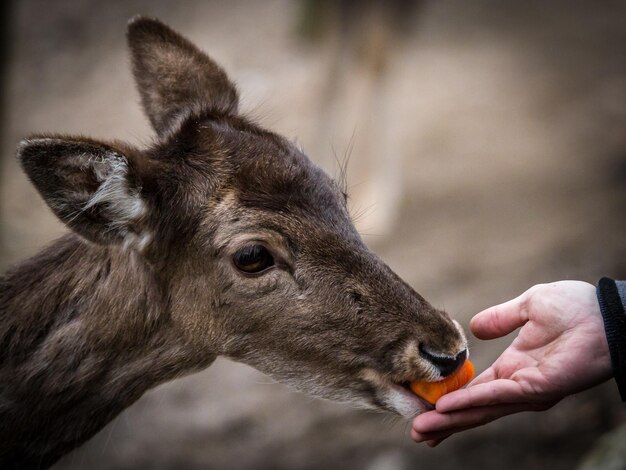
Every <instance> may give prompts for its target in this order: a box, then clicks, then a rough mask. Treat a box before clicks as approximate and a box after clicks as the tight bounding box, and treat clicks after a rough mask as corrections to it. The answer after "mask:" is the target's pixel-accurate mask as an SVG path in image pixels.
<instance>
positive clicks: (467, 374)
mask: <svg viewBox="0 0 626 470" xmlns="http://www.w3.org/2000/svg"><path fill="white" fill-rule="evenodd" d="M472 377H474V365H473V364H472V363H471V362H470V361H465V362H464V363H463V365H462V366H461V367H460V368H459V369H458V370H457V371H456V372H454V373H453V374H452V375H449V376H448V377H446V378H445V379H443V380H440V381H439V382H420V381H417V380H415V381H413V382H411V383H410V384H409V386H410V387H411V390H412V391H413V393H415V394H416V395H417V396H419V397H421V398H423V399H424V400H426V401H427V402H428V403H430V404H431V405H434V404H435V403H436V401H437V400H439V399H440V398H441V397H442V396H444V395H445V394H446V393H450V392H453V391H455V390H458V389H459V388H461V387H462V386H464V385H465V384H466V383H467V382H469V381H470V380H472Z"/></svg>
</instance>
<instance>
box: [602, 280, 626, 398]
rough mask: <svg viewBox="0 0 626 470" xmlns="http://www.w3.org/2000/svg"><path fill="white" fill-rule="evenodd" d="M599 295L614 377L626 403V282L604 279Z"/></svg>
mask: <svg viewBox="0 0 626 470" xmlns="http://www.w3.org/2000/svg"><path fill="white" fill-rule="evenodd" d="M597 293H598V302H599V303H600V311H601V312H602V318H603V320H604V331H605V332H606V338H607V340H608V343H609V352H610V353H611V364H612V365H613V376H614V377H615V381H616V382H617V388H618V390H619V394H620V396H621V397H622V401H626V281H614V280H613V279H609V278H608V277H603V278H602V279H600V282H599V283H598V289H597Z"/></svg>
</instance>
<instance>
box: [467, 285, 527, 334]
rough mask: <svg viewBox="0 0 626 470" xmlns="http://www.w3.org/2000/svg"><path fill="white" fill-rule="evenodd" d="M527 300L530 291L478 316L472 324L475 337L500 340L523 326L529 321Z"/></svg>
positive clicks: (473, 319)
mask: <svg viewBox="0 0 626 470" xmlns="http://www.w3.org/2000/svg"><path fill="white" fill-rule="evenodd" d="M527 298H528V291H527V292H525V293H523V294H522V295H520V296H519V297H516V298H515V299H512V300H509V301H508V302H504V303H503V304H500V305H496V306H494V307H490V308H488V309H486V310H483V311H482V312H480V313H478V314H476V315H475V316H474V318H472V321H471V322H470V328H471V329H472V333H474V336H476V337H477V338H479V339H494V338H499V337H501V336H505V335H508V334H509V333H511V332H512V331H514V330H516V329H517V328H519V327H521V326H523V325H524V323H526V322H527V321H528V312H527V310H526V300H527Z"/></svg>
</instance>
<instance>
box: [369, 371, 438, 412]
mask: <svg viewBox="0 0 626 470" xmlns="http://www.w3.org/2000/svg"><path fill="white" fill-rule="evenodd" d="M362 375H363V378H364V379H365V380H366V381H367V382H368V383H370V384H371V385H373V388H374V395H375V399H374V402H375V403H376V405H377V406H378V407H379V408H382V409H384V410H386V411H390V412H392V413H396V414H399V415H400V416H403V417H405V418H413V417H415V416H417V415H419V414H421V413H424V412H426V411H430V410H433V409H434V408H435V407H434V406H433V405H432V404H430V403H428V402H427V401H425V400H424V399H423V398H421V397H419V396H417V395H416V394H415V393H413V391H412V390H411V389H410V387H409V382H408V381H402V382H395V381H393V380H391V379H389V376H388V375H387V374H382V373H380V372H378V371H375V370H373V369H367V370H365V371H364V372H363V374H362Z"/></svg>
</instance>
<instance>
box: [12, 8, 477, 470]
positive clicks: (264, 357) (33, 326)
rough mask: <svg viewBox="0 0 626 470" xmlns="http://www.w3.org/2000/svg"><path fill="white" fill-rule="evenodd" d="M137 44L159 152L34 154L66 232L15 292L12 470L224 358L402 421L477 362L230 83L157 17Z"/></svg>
mask: <svg viewBox="0 0 626 470" xmlns="http://www.w3.org/2000/svg"><path fill="white" fill-rule="evenodd" d="M127 41H128V46H129V49H130V55H131V63H132V71H133V75H134V78H135V81H136V85H137V88H138V91H139V95H140V98H141V103H142V106H143V109H144V111H145V113H146V115H147V117H148V119H149V121H150V123H151V125H152V127H153V129H154V131H155V133H156V137H155V139H154V141H153V142H152V143H151V144H150V145H149V146H147V148H142V149H140V148H136V147H135V146H132V145H130V144H127V143H123V142H119V141H110V142H104V141H99V140H94V139H91V138H88V137H77V136H67V135H56V134H41V135H34V136H32V137H30V138H27V139H25V140H23V141H22V142H21V143H20V144H19V146H18V150H17V158H18V160H19V162H20V164H21V167H22V168H23V170H24V172H25V173H26V175H27V176H28V178H29V179H30V181H31V182H32V184H33V185H34V186H35V187H36V189H37V190H38V192H39V194H40V195H41V197H42V198H43V200H44V201H45V203H46V204H47V205H48V206H49V208H50V209H51V210H52V211H53V212H54V214H55V215H56V216H57V217H58V218H59V219H60V220H61V221H62V222H63V223H64V224H65V225H66V226H67V227H68V228H69V232H68V233H67V234H66V235H64V236H62V237H61V238H60V239H58V240H56V241H55V242H53V243H52V244H51V245H50V246H49V247H47V248H45V249H43V251H41V252H39V253H38V254H36V255H35V256H33V257H32V258H30V259H28V260H26V261H24V262H22V263H20V264H17V265H16V266H14V267H12V268H10V269H9V270H8V271H7V272H6V273H5V274H4V275H3V276H2V277H1V278H0V467H1V468H3V469H13V468H14V469H18V468H19V469H25V468H45V467H49V466H51V465H52V464H54V462H56V461H57V460H58V459H59V458H60V457H61V456H63V455H64V454H66V453H68V452H69V451H71V450H72V449H74V448H76V447H78V446H80V445H81V444H82V443H84V442H85V441H86V440H88V439H89V438H90V437H92V436H93V435H94V434H95V433H97V432H98V431H99V430H100V429H101V428H102V427H104V426H105V425H106V424H107V423H108V422H109V421H111V420H112V419H113V418H115V417H116V416H117V415H118V414H119V413H120V412H122V411H123V410H124V409H125V408H127V407H129V406H130V405H131V404H133V403H134V402H135V401H136V400H138V399H139V398H140V397H141V396H142V394H144V393H145V392H146V391H147V390H149V389H151V388H153V387H155V386H156V385H158V384H161V383H163V382H166V381H170V380H173V379H175V378H177V377H180V376H183V375H186V374H191V373H193V372H196V371H199V370H201V369H204V368H206V367H208V366H209V365H210V364H211V363H212V362H213V361H214V360H215V359H216V358H217V357H218V356H223V357H226V358H230V359H232V360H235V361H240V362H243V363H246V364H248V365H250V366H252V367H255V368H257V369H258V370H260V371H261V372H263V373H265V374H267V375H268V376H270V377H272V378H273V379H275V380H277V381H279V382H283V383H285V384H287V385H289V386H291V387H294V388H295V389H297V390H300V391H303V392H305V393H308V394H311V395H313V396H317V397H320V398H323V399H329V400H335V401H339V402H345V403H350V404H353V405H356V406H359V407H363V408H370V409H375V410H381V411H387V412H391V413H395V414H396V415H400V416H402V417H405V418H410V417H413V416H415V415H417V414H419V413H421V412H424V411H426V410H429V409H431V408H432V406H431V405H429V404H428V403H426V402H425V401H423V400H422V399H421V398H419V397H418V396H417V395H415V394H414V393H413V392H411V391H410V388H409V387H408V385H407V384H408V383H409V382H410V381H413V380H426V381H435V380H441V379H442V378H444V377H446V376H448V375H450V374H452V373H453V372H454V371H455V370H456V369H458V368H459V367H460V366H461V364H463V362H464V361H465V360H466V358H467V356H468V349H467V340H466V338H465V335H464V332H463V329H462V327H461V326H460V324H459V323H458V322H457V321H455V320H453V319H452V318H451V317H450V316H449V315H448V314H447V313H446V312H445V311H443V310H440V309H437V308H435V307H433V306H432V305H431V304H429V303H428V302H427V301H426V300H425V299H424V298H423V297H422V296H420V295H419V294H418V293H417V292H416V291H415V290H413V288H412V287H410V286H409V285H408V284H407V283H406V282H404V281H403V280H402V279H401V278H400V277H399V276H398V275H397V274H395V273H394V272H393V271H392V270H391V269H390V268H389V267H388V266H387V265H386V264H385V263H384V262H383V261H382V260H381V259H380V258H379V257H378V256H376V255H375V254H374V253H373V252H372V251H370V249H368V247H367V246H366V245H365V243H364V242H363V240H362V238H361V237H360V235H359V233H358V232H357V230H356V229H355V227H354V224H353V223H352V220H351V218H350V214H349V211H348V208H347V202H346V201H347V195H346V193H345V191H344V190H343V188H342V187H341V185H340V184H339V183H337V182H336V181H335V180H334V179H332V178H331V177H330V176H328V175H327V174H326V173H325V172H324V171H322V170H321V169H320V168H318V167H317V166H315V165H314V164H313V163H312V161H311V160H309V158H308V157H307V156H306V155H305V154H304V153H303V151H302V150H301V149H300V148H299V147H297V146H296V145H295V144H293V143H291V142H290V141H289V140H287V139H286V138H284V137H281V136H279V135H277V134H276V133H273V132H271V131H269V130H266V129H264V128H262V127H261V126H260V125H258V124H255V122H253V121H252V120H251V119H248V118H247V117H246V116H245V115H244V114H243V113H241V112H240V111H239V95H238V91H237V88H236V87H235V85H234V83H233V82H232V81H231V79H230V78H229V77H228V76H227V75H226V72H225V71H224V70H223V69H222V68H221V67H220V66H219V65H218V64H216V63H215V62H214V61H213V60H212V59H211V58H209V56H208V55H206V54H205V53H204V52H202V51H201V50H200V49H199V48H197V47H196V46H195V45H194V44H192V43H191V42H190V41H189V40H188V39H186V38H184V37H183V36H181V35H180V34H178V33H177V32H175V31H174V30H172V29H170V27H169V26H167V25H165V24H164V23H162V22H160V21H159V20H156V19H151V18H147V17H137V18H134V19H132V20H131V21H130V22H129V25H128V30H127Z"/></svg>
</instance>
